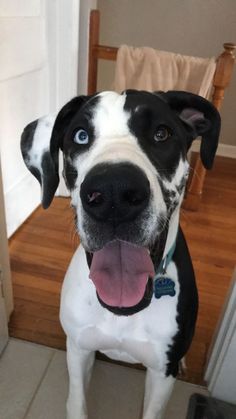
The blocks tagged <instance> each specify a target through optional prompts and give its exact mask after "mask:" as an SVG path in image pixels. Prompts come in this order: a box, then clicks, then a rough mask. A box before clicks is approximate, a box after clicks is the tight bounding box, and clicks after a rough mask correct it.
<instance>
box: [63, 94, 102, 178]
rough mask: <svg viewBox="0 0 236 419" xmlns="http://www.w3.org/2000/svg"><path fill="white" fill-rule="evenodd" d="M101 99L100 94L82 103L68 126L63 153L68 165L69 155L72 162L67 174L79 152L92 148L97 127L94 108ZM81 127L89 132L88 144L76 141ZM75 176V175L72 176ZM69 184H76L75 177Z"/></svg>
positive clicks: (66, 171) (69, 172)
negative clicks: (76, 135)
mask: <svg viewBox="0 0 236 419" xmlns="http://www.w3.org/2000/svg"><path fill="white" fill-rule="evenodd" d="M99 101H100V97H99V96H95V97H92V98H90V99H89V100H88V101H87V102H85V103H84V105H82V106H81V107H80V108H79V110H78V111H77V112H76V113H75V115H74V116H73V118H72V120H71V121H70V124H69V126H68V127H67V130H66V134H65V137H64V141H63V153H64V155H65V160H66V164H67V165H68V157H69V160H70V162H72V163H69V166H68V167H67V169H66V170H65V176H67V173H68V174H69V175H70V174H71V171H72V170H71V169H72V165H73V161H74V160H75V159H76V157H77V156H78V155H79V154H82V153H85V152H86V151H88V150H89V149H90V147H91V146H92V145H93V143H94V139H95V127H94V125H93V122H92V119H93V115H94V108H95V107H96V106H97V104H98V103H99ZM80 129H83V130H85V131H86V132H87V133H88V136H89V141H88V143H87V144H77V143H75V141H74V137H75V134H76V132H78V131H79V130H80ZM72 178H73V176H72ZM69 184H72V185H73V184H74V179H72V181H71V179H69Z"/></svg>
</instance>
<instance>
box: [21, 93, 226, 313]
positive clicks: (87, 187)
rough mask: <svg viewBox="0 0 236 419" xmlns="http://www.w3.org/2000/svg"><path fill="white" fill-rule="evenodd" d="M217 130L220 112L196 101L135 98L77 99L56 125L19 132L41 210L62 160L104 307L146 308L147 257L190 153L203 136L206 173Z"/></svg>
mask: <svg viewBox="0 0 236 419" xmlns="http://www.w3.org/2000/svg"><path fill="white" fill-rule="evenodd" d="M219 130H220V117H219V114H218V112H217V111H216V109H215V108H214V107H213V106H212V105H211V104H210V103H209V102H208V101H207V100H205V99H203V98H201V97H199V96H197V95H193V94H191V93H186V92H175V91H170V92H167V93H162V92H157V93H148V92H142V91H134V90H130V91H126V92H124V93H123V94H121V95H119V94H117V93H114V92H104V93H99V94H96V95H94V96H88V97H86V96H80V97H76V98H74V99H73V100H71V101H70V102H69V103H67V104H66V105H65V106H64V107H63V108H62V110H61V111H60V112H59V114H58V115H57V117H56V119H55V122H54V118H51V119H50V118H49V117H46V118H42V119H40V120H38V121H35V122H33V123H31V124H29V125H28V126H27V127H26V128H25V130H24V132H23V135H22V142H21V144H22V153H23V157H24V159H25V162H26V165H27V166H28V168H29V169H30V171H31V172H32V173H33V174H34V176H36V178H37V179H38V180H39V182H40V183H41V185H42V204H43V206H44V207H45V208H47V207H48V206H49V205H50V203H51V201H52V199H53V196H54V193H55V191H56V189H57V186H58V181H59V177H58V152H59V149H61V150H62V151H63V155H64V171H63V175H64V178H65V181H66V184H67V187H68V189H69V190H70V192H71V196H72V205H73V207H74V209H75V212H76V220H77V228H78V232H79V235H80V239H81V242H82V244H83V246H84V248H85V249H86V251H87V252H89V253H90V254H92V255H93V258H92V259H93V262H92V266H91V277H92V279H93V281H94V283H95V285H96V288H97V292H98V295H99V298H100V301H102V302H103V303H104V304H106V305H107V306H112V307H116V306H120V307H136V306H138V305H139V303H140V301H141V300H142V299H143V296H144V294H145V289H146V288H147V284H148V281H147V279H148V277H150V276H153V273H154V272H153V264H152V263H151V259H150V256H149V252H151V251H152V248H153V246H154V244H156V243H157V242H158V240H159V239H160V237H161V235H162V232H163V231H164V230H165V228H166V226H167V224H168V220H169V219H170V217H171V215H172V213H173V211H178V210H179V207H180V204H181V201H182V199H183V193H184V188H185V184H186V180H187V177H188V171H189V165H188V162H187V151H188V149H189V147H190V146H191V143H192V141H193V140H194V139H195V138H196V137H198V136H199V135H200V136H202V142H201V151H200V154H201V159H202V162H203V164H204V166H205V167H206V168H207V169H209V168H211V166H212V164H213V160H214V156H215V152H216V149H217V144H218V137H219ZM111 277H112V280H111ZM121 277H122V280H120V278H121ZM119 283H121V285H119ZM145 287H146V288H145ZM108 288H109V289H108ZM121 288H122V290H121Z"/></svg>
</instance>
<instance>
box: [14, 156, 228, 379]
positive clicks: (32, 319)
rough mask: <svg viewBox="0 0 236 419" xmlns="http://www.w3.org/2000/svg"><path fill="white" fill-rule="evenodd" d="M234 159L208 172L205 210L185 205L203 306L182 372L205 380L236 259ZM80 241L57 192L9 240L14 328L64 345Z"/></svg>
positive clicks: (20, 333) (186, 228)
mask: <svg viewBox="0 0 236 419" xmlns="http://www.w3.org/2000/svg"><path fill="white" fill-rule="evenodd" d="M235 173H236V163H235V160H233V159H226V158H219V157H218V158H217V159H216V163H215V167H214V169H213V170H212V171H211V172H209V173H208V174H207V179H206V183H205V189H204V194H203V198H202V203H201V207H200V210H199V211H198V212H196V213H192V212H187V211H184V210H182V211H181V225H182V227H183V230H184V233H185V236H186V238H187V241H188V245H189V249H190V252H191V255H192V259H193V264H194V268H195V273H196V277H197V283H198V290H199V297H200V307H199V315H198V322H197V327H196V333H195V337H194V340H193V343H192V346H191V349H190V350H189V352H188V354H187V367H188V371H187V374H186V375H185V377H184V379H186V380H187V381H191V382H193V383H202V379H203V378H202V377H203V370H204V365H205V362H206V358H207V354H208V350H209V346H210V343H211V339H212V335H213V333H214V330H215V327H216V324H217V320H218V317H219V314H220V311H221V308H222V306H223V303H224V299H225V296H226V294H227V290H228V287H229V284H230V280H231V276H232V272H233V268H234V265H235V249H236V176H235ZM77 244H78V239H77V237H76V235H75V233H74V222H73V213H72V210H70V209H69V200H68V199H65V198H55V199H54V202H53V204H52V206H51V207H50V209H48V210H47V211H44V210H43V209H42V208H39V209H37V210H36V211H35V213H34V214H33V215H32V216H31V217H30V219H29V220H27V221H26V223H25V224H24V225H23V226H22V227H21V228H20V230H19V231H18V232H17V233H16V234H15V235H14V236H13V238H12V239H11V240H10V258H11V269H12V280H13V289H14V299H15V311H14V313H13V315H12V317H11V320H10V325H9V327H10V335H11V336H15V337H18V338H21V339H26V340H30V341H33V342H38V343H41V344H45V345H49V346H52V347H55V348H63V349H64V348H65V337H64V334H63V331H62V329H61V327H60V324H59V320H58V312H59V302H60V289H61V284H62V281H63V277H64V274H65V271H66V269H67V266H68V264H69V261H70V259H71V257H72V254H73V252H74V250H75V248H76V246H77Z"/></svg>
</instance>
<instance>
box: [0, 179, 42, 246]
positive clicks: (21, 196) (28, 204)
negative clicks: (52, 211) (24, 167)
mask: <svg viewBox="0 0 236 419" xmlns="http://www.w3.org/2000/svg"><path fill="white" fill-rule="evenodd" d="M4 201H5V210H6V224H7V236H8V238H9V237H10V236H11V235H12V234H13V233H14V232H15V231H16V230H17V229H18V228H19V227H20V225H21V224H22V223H23V222H24V221H25V220H26V219H27V218H28V217H29V216H30V214H31V213H32V212H33V211H34V210H35V208H37V207H38V206H39V204H40V201H41V191H40V186H39V184H38V182H37V180H36V179H34V177H33V176H32V175H31V174H30V173H27V174H26V175H25V176H23V177H22V178H21V179H20V180H19V181H18V182H16V183H15V184H14V185H13V186H12V187H11V188H10V189H9V190H8V191H6V192H5V194H4Z"/></svg>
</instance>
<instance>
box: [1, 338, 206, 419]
mask: <svg viewBox="0 0 236 419" xmlns="http://www.w3.org/2000/svg"><path fill="white" fill-rule="evenodd" d="M144 379H145V373H144V372H143V371H140V370H135V369H132V368H126V367H122V366H117V365H114V364H110V363H107V362H103V361H96V363H95V368H94V374H93V377H92V382H91V386H90V392H89V397H88V399H89V419H110V418H111V417H112V419H121V418H122V419H138V418H139V417H140V412H141V406H142V398H143V389H144ZM67 390H68V376H67V369H66V355H65V352H63V351H58V350H55V349H51V348H47V347H44V346H40V345H36V344H32V343H28V342H23V341H20V340H16V339H10V341H9V344H8V346H7V348H6V349H5V351H4V353H3V355H2V357H1V358H0V419H65V418H66V413H65V403H66V397H67ZM196 392H198V393H203V394H206V393H207V391H206V389H204V388H202V387H198V386H194V385H191V384H187V383H184V382H180V381H178V382H177V383H176V385H175V389H174V392H173V395H172V397H171V400H170V401H169V404H168V407H167V411H166V416H165V419H185V416H186V411H187V405H188V400H189V396H190V395H191V394H192V393H196Z"/></svg>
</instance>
